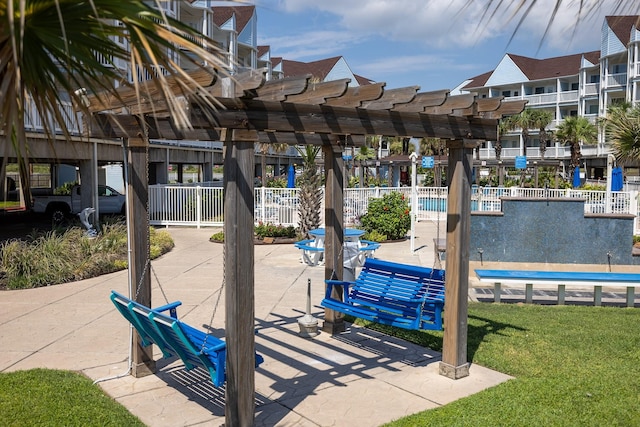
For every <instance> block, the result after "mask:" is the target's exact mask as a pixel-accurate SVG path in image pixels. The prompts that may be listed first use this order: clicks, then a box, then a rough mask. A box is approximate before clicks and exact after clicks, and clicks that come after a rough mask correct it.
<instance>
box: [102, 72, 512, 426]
mask: <svg viewBox="0 0 640 427" xmlns="http://www.w3.org/2000/svg"><path fill="white" fill-rule="evenodd" d="M191 75H192V76H193V78H194V79H195V80H196V81H198V82H199V83H200V84H201V85H202V86H205V87H206V88H207V90H208V91H209V94H210V95H213V96H214V97H215V100H216V101H217V105H215V106H211V107H203V106H202V103H200V102H197V99H186V100H185V105H186V107H188V108H189V114H190V118H191V123H192V125H193V128H192V129H180V128H179V127H178V126H177V125H176V123H175V122H174V120H173V119H172V117H170V115H169V114H168V110H167V109H166V108H163V104H162V101H161V100H160V98H159V94H157V93H154V92H153V90H152V91H150V92H148V99H146V100H143V102H139V100H138V99H137V97H135V96H134V95H135V94H134V93H133V91H131V90H129V89H125V90H123V91H122V92H121V93H120V96H119V97H117V98H116V97H110V98H107V97H102V98H101V97H98V96H90V97H89V105H90V107H89V108H90V112H91V113H92V116H91V126H90V129H91V132H90V134H91V136H94V137H114V138H122V140H123V143H124V145H125V147H126V148H127V152H128V165H127V167H128V171H129V186H128V194H129V200H128V209H129V213H130V215H129V218H130V221H132V224H131V228H132V229H134V230H136V233H135V234H132V235H131V236H130V238H131V240H132V241H131V244H132V247H133V254H134V256H133V261H132V263H131V265H130V268H131V269H132V287H135V289H132V290H131V292H132V297H135V299H136V300H137V301H138V302H140V303H142V304H145V305H148V306H150V305H151V286H150V279H149V271H148V269H149V266H148V263H147V259H148V241H149V239H148V235H146V232H144V231H143V230H148V222H147V218H148V212H147V200H148V180H147V169H146V167H147V164H146V162H147V151H148V141H149V139H171V140H176V139H189V140H211V141H223V142H224V147H225V153H224V189H225V202H224V203H225V212H224V218H225V224H224V233H225V243H224V245H225V260H224V275H225V279H226V287H225V292H226V293H225V301H226V310H225V311H226V319H225V321H226V325H225V330H226V333H225V339H226V342H227V367H226V369H227V387H226V399H225V400H226V403H225V404H226V411H225V414H226V415H225V416H226V425H230V426H231V425H234V426H235V425H242V426H244V425H252V424H253V420H254V412H255V403H254V393H255V390H254V389H255V371H254V353H255V335H254V328H255V326H254V325H255V319H254V317H255V314H254V313H255V310H254V247H253V226H254V196H253V194H254V193H253V185H254V179H253V174H254V165H255V159H254V156H255V150H254V145H255V143H258V142H260V143H286V144H296V145H304V144H313V145H321V146H322V151H323V154H324V166H325V185H326V191H325V194H326V196H325V206H326V208H325V228H326V240H325V245H326V247H325V260H326V261H325V278H327V279H342V272H343V259H342V251H341V250H340V249H341V248H342V245H343V239H344V237H343V236H344V234H343V230H344V224H343V176H344V173H345V168H344V166H345V165H344V162H343V158H342V152H343V151H344V150H345V147H347V146H349V147H351V146H362V145H364V141H365V135H382V136H389V137H396V136H401V137H415V138H423V137H424V138H441V139H443V140H446V146H447V148H448V149H449V157H448V171H449V179H448V182H449V190H448V191H449V202H448V207H447V246H446V249H447V263H446V294H445V315H444V322H445V331H444V344H443V355H442V361H441V362H440V373H441V374H442V375H445V376H447V377H449V378H453V379H457V378H461V377H464V376H467V375H468V374H469V364H468V362H467V295H468V277H469V235H470V234H469V233H470V229H469V227H470V200H471V198H470V194H471V182H470V180H471V169H472V165H473V150H474V148H475V147H476V146H477V145H478V144H479V143H480V142H481V141H484V140H496V139H497V137H498V134H497V124H498V120H497V119H498V118H500V117H502V116H503V115H508V114H515V113H518V112H520V111H522V109H523V108H524V102H522V101H517V102H505V101H503V100H502V99H501V98H491V99H476V97H475V96H474V95H471V94H465V95H458V96H450V95H449V91H447V90H440V91H434V92H419V91H418V90H419V87H417V86H412V87H405V88H398V89H386V88H385V83H376V84H372V85H366V86H358V87H349V86H348V84H349V80H348V79H343V80H336V81H331V82H323V83H312V82H311V81H310V77H311V76H302V77H297V78H286V79H281V80H271V81H266V80H265V73H264V71H263V70H254V71H248V72H244V73H241V74H238V75H236V76H234V78H233V79H231V78H229V77H226V78H218V76H217V75H216V73H215V72H211V71H207V70H199V71H196V72H193V73H192V74H191ZM175 87H176V91H178V90H179V83H178V82H175ZM156 96H157V97H158V98H157V99H155V97H156ZM123 107H126V109H123ZM123 110H124V111H127V113H119V111H123ZM338 297H339V296H338ZM323 330H324V331H326V332H329V333H332V334H335V333H339V332H341V331H344V323H343V319H342V317H341V315H340V314H339V313H336V312H333V311H331V310H327V311H325V321H324V325H323ZM134 340H135V341H136V342H134V346H133V347H134V354H133V372H132V374H133V375H136V376H142V375H145V374H148V373H150V372H153V371H154V369H155V365H154V361H153V359H152V354H151V351H150V350H149V349H145V348H143V347H141V346H140V343H139V340H137V339H136V338H134Z"/></svg>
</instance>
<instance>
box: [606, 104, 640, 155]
mask: <svg viewBox="0 0 640 427" xmlns="http://www.w3.org/2000/svg"><path fill="white" fill-rule="evenodd" d="M600 123H601V124H602V125H603V126H604V132H605V138H606V140H607V141H608V142H609V143H610V144H611V148H612V151H613V154H614V156H615V157H616V159H617V160H618V161H619V162H622V163H624V162H635V161H638V160H640V106H635V107H631V106H630V105H628V104H625V105H616V106H611V107H609V109H608V110H607V115H606V116H605V117H604V118H603V119H602V120H601V122H600Z"/></svg>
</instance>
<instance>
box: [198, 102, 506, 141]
mask: <svg viewBox="0 0 640 427" xmlns="http://www.w3.org/2000/svg"><path fill="white" fill-rule="evenodd" d="M220 102H221V103H222V104H223V106H224V108H225V109H221V110H216V111H208V112H205V111H203V110H202V109H201V108H198V107H196V106H193V107H192V109H191V122H192V123H193V125H194V126H195V127H201V128H204V127H214V128H231V129H252V130H257V131H264V130H272V131H278V132H314V133H334V134H343V135H354V134H355V135H387V136H412V137H416V138H442V139H463V138H464V139H480V140H495V139H497V137H498V128H497V123H496V121H495V120H492V119H480V118H467V117H455V116H437V115H428V114H422V113H401V112H397V111H389V110H370V109H361V108H356V109H352V108H340V107H330V106H327V105H306V104H288V103H269V102H259V101H252V100H242V101H241V100H237V99H236V100H229V99H221V100H220Z"/></svg>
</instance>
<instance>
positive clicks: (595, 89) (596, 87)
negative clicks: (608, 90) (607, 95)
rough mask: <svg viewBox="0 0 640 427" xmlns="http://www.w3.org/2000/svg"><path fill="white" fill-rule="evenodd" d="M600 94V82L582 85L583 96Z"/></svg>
mask: <svg viewBox="0 0 640 427" xmlns="http://www.w3.org/2000/svg"><path fill="white" fill-rule="evenodd" d="M599 94H600V83H587V84H585V85H584V96H598V95H599Z"/></svg>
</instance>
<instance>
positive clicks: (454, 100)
mask: <svg viewBox="0 0 640 427" xmlns="http://www.w3.org/2000/svg"><path fill="white" fill-rule="evenodd" d="M475 99H476V96H475V95H474V94H472V93H465V94H462V95H454V96H450V97H448V98H447V100H446V101H445V102H444V104H442V105H439V106H436V107H427V108H425V110H424V112H425V113H427V114H451V113H453V110H459V109H462V108H470V107H471V106H472V105H473V102H474V101H475Z"/></svg>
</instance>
